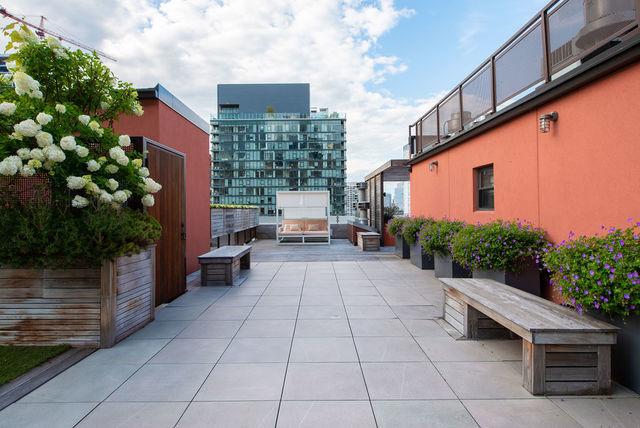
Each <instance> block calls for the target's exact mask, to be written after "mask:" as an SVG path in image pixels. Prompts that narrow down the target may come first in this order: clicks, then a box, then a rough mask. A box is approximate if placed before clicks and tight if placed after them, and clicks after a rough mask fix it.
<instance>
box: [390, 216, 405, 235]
mask: <svg viewBox="0 0 640 428" xmlns="http://www.w3.org/2000/svg"><path fill="white" fill-rule="evenodd" d="M405 221H407V218H406V217H394V218H392V219H391V220H389V227H388V229H387V230H388V231H389V233H390V234H392V235H398V234H399V233H402V226H403V225H404V222H405Z"/></svg>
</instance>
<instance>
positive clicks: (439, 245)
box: [418, 219, 465, 257]
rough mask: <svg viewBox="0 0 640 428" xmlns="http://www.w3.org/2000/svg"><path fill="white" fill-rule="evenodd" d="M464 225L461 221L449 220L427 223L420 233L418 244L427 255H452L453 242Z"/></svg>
mask: <svg viewBox="0 0 640 428" xmlns="http://www.w3.org/2000/svg"><path fill="white" fill-rule="evenodd" d="M464 225H465V224H464V223H463V222H461V221H456V220H448V219H441V220H436V221H432V222H427V223H425V224H424V225H422V228H421V229H420V231H419V232H418V243H419V244H420V246H421V247H422V251H423V252H424V253H425V254H437V255H439V256H443V257H445V256H447V255H449V254H450V253H451V240H452V239H453V237H454V236H455V235H456V233H458V232H459V231H460V230H461V229H462V228H463V227H464Z"/></svg>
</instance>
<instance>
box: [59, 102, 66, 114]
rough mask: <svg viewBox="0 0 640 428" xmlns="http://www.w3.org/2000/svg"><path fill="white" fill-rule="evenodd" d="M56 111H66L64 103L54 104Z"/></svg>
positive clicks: (62, 112)
mask: <svg viewBox="0 0 640 428" xmlns="http://www.w3.org/2000/svg"><path fill="white" fill-rule="evenodd" d="M56 111H57V112H58V113H60V114H65V113H66V112H67V108H66V107H65V106H64V104H56Z"/></svg>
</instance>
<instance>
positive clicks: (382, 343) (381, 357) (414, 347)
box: [355, 337, 427, 362]
mask: <svg viewBox="0 0 640 428" xmlns="http://www.w3.org/2000/svg"><path fill="white" fill-rule="evenodd" d="M355 342H356V347H357V348H358V355H359V357H360V361H363V362H365V361H366V362H382V361H426V360H427V356H426V355H425V353H424V352H423V351H422V349H420V347H419V346H418V344H417V343H416V342H415V341H414V340H413V338H411V337H356V338H355Z"/></svg>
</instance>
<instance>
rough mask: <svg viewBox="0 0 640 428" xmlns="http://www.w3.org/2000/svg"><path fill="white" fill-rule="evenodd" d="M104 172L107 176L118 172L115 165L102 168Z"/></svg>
mask: <svg viewBox="0 0 640 428" xmlns="http://www.w3.org/2000/svg"><path fill="white" fill-rule="evenodd" d="M104 170H105V171H107V172H108V173H109V174H115V173H116V172H118V167H117V166H116V165H113V164H109V165H107V166H105V167H104Z"/></svg>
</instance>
